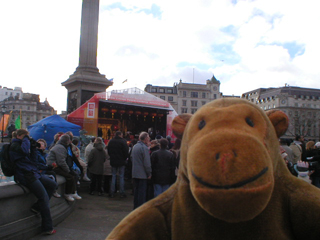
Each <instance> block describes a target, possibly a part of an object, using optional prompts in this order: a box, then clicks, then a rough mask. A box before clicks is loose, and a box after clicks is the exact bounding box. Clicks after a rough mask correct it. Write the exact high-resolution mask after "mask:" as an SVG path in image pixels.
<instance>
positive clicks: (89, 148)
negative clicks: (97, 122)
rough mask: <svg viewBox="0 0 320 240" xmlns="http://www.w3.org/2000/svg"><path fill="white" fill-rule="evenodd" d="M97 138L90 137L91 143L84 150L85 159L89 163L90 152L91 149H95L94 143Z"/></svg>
mask: <svg viewBox="0 0 320 240" xmlns="http://www.w3.org/2000/svg"><path fill="white" fill-rule="evenodd" d="M95 140H96V138H95V137H92V138H91V139H90V143H89V144H88V145H87V146H86V148H85V150H84V160H86V162H87V163H88V157H89V154H90V152H91V150H92V149H93V144H94V141H95Z"/></svg>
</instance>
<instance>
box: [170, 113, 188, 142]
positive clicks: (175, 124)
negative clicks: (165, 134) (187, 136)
mask: <svg viewBox="0 0 320 240" xmlns="http://www.w3.org/2000/svg"><path fill="white" fill-rule="evenodd" d="M191 117H192V114H190V113H183V114H180V115H178V116H176V117H175V118H174V119H173V121H172V124H171V127H172V131H173V134H174V135H175V136H176V137H177V138H179V139H182V136H183V132H184V129H185V128H186V125H187V123H188V122H189V119H190V118H191Z"/></svg>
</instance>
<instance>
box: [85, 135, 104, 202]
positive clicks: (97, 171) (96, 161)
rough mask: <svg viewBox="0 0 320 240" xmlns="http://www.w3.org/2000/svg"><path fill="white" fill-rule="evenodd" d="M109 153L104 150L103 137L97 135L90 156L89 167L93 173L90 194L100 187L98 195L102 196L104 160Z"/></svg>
mask: <svg viewBox="0 0 320 240" xmlns="http://www.w3.org/2000/svg"><path fill="white" fill-rule="evenodd" d="M106 158H107V153H106V151H105V150H104V145H103V144H102V138H101V137H97V138H96V140H95V142H94V144H93V149H92V150H91V152H90V154H89V157H88V159H89V160H88V168H89V171H90V173H91V184H90V192H89V194H91V195H93V194H94V190H95V188H96V187H97V188H98V195H99V196H102V195H103V193H102V176H103V169H104V162H105V161H106Z"/></svg>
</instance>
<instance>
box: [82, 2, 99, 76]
mask: <svg viewBox="0 0 320 240" xmlns="http://www.w3.org/2000/svg"><path fill="white" fill-rule="evenodd" d="M98 23H99V0H83V2H82V19H81V37H80V56H79V68H93V69H97V45H98ZM88 70H89V69H88Z"/></svg>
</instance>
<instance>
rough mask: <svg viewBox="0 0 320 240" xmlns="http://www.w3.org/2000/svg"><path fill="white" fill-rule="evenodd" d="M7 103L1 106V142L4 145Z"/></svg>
mask: <svg viewBox="0 0 320 240" xmlns="http://www.w3.org/2000/svg"><path fill="white" fill-rule="evenodd" d="M6 108H7V107H6V103H5V102H3V105H2V106H1V111H2V131H1V142H2V143H3V134H4V115H5V113H6Z"/></svg>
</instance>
